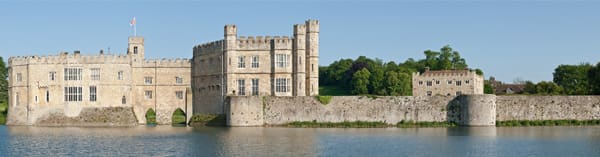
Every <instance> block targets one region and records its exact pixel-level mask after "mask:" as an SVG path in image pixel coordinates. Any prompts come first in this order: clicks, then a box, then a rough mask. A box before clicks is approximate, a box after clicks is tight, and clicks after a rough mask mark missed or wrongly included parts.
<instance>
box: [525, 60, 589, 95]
mask: <svg viewBox="0 0 600 157" xmlns="http://www.w3.org/2000/svg"><path fill="white" fill-rule="evenodd" d="M552 77H553V79H552V81H541V82H538V83H533V82H531V81H525V88H524V94H538V95H600V62H599V63H597V64H596V65H592V64H589V63H581V64H578V65H565V64H563V65H559V66H558V67H556V68H555V69H554V73H552Z"/></svg>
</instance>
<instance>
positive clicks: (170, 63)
mask: <svg viewBox="0 0 600 157" xmlns="http://www.w3.org/2000/svg"><path fill="white" fill-rule="evenodd" d="M191 65H192V62H191V60H190V59H186V58H175V59H171V58H161V59H146V60H144V63H143V64H142V66H143V67H182V68H183V67H191Z"/></svg>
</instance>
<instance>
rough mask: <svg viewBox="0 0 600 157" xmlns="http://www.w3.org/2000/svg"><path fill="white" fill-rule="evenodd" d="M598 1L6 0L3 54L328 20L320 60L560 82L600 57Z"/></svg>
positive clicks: (120, 50)
mask: <svg viewBox="0 0 600 157" xmlns="http://www.w3.org/2000/svg"><path fill="white" fill-rule="evenodd" d="M598 8H600V2H598V1H567V0H555V1H544V0H537V1H526V0H525V1H516V0H515V1H497V0H460V1H449V0H445V1H444V0H426V1H420V0H404V1H402V0H401V1H385V0H379V1H366V0H364V1H363V0H354V1H344V0H323V1H319V0H305V1H293V0H284V1H274V0H262V1H184V0H174V1H166V0H165V1H161V0H149V1H145V0H136V1H117V0H93V1H60V0H59V1H31V0H29V1H3V0H0V56H2V57H4V58H5V59H7V58H8V57H10V56H26V55H40V56H41V55H56V54H58V53H59V52H62V51H66V52H73V51H74V50H81V52H82V54H89V55H92V54H97V53H98V52H99V50H100V49H104V51H105V52H107V51H108V48H109V47H110V53H112V54H124V53H125V52H126V49H127V37H128V36H130V35H132V34H133V31H132V28H131V27H130V26H129V21H130V20H131V19H132V18H133V17H136V20H137V34H138V35H140V36H144V38H145V46H146V47H145V48H146V49H145V50H146V58H191V57H192V47H193V46H194V45H198V44H202V43H205V42H209V41H214V40H220V39H222V38H223V26H224V25H225V24H236V25H237V27H238V35H239V36H258V35H262V36H266V35H270V36H292V33H293V29H292V28H293V25H294V24H301V23H304V21H305V20H307V19H318V20H319V21H320V61H319V62H320V64H321V65H329V64H330V63H332V62H334V61H336V60H339V59H342V58H353V59H355V58H357V57H358V56H367V57H370V58H379V59H382V60H383V61H395V62H396V63H398V62H404V61H405V60H406V59H408V58H414V59H422V58H424V55H423V51H425V50H428V49H431V50H439V49H440V48H441V47H443V46H444V45H450V46H451V47H452V48H453V49H455V50H457V51H459V52H460V54H461V56H462V57H463V58H465V59H466V60H467V63H468V65H469V67H471V68H480V69H482V70H483V71H484V73H485V77H486V78H488V77H489V76H494V77H495V78H496V79H497V80H501V81H504V82H512V81H513V80H515V79H520V80H531V81H535V82H537V81H542V80H546V81H549V80H552V72H553V71H554V69H555V68H556V67H557V66H558V65H560V64H580V63H591V64H596V63H598V62H599V61H600V9H598Z"/></svg>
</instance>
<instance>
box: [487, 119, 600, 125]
mask: <svg viewBox="0 0 600 157" xmlns="http://www.w3.org/2000/svg"><path fill="white" fill-rule="evenodd" d="M569 125H600V119H597V120H509V121H496V126H569Z"/></svg>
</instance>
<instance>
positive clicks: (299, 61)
mask: <svg viewBox="0 0 600 157" xmlns="http://www.w3.org/2000/svg"><path fill="white" fill-rule="evenodd" d="M298 63H299V64H300V65H302V56H300V57H298Z"/></svg>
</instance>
